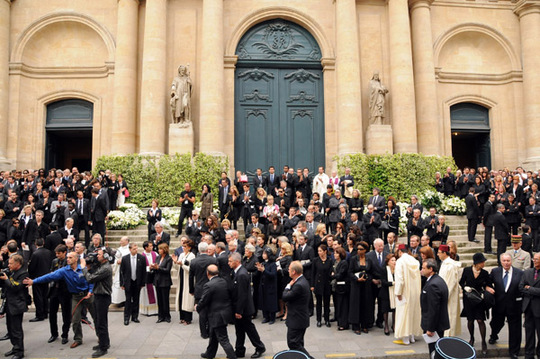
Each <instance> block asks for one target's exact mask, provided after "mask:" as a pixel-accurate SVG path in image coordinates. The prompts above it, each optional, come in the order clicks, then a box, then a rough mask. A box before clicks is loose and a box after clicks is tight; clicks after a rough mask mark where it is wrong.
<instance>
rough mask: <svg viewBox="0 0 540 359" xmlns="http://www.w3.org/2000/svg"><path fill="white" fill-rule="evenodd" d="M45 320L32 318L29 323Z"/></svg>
mask: <svg viewBox="0 0 540 359" xmlns="http://www.w3.org/2000/svg"><path fill="white" fill-rule="evenodd" d="M44 320H45V318H38V317H35V318H32V319H30V320H29V322H30V323H35V322H42V321H44Z"/></svg>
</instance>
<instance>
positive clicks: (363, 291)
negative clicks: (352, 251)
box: [349, 241, 375, 335]
mask: <svg viewBox="0 0 540 359" xmlns="http://www.w3.org/2000/svg"><path fill="white" fill-rule="evenodd" d="M368 250H369V244H367V242H365V241H361V242H359V243H358V245H357V246H356V251H357V255H356V257H353V258H351V260H350V261H349V279H350V281H351V296H350V302H349V303H350V304H349V323H351V324H352V329H353V331H354V333H355V334H357V335H360V334H362V332H364V333H367V332H368V328H369V326H370V325H373V322H374V319H375V318H374V309H375V308H374V303H373V300H372V293H371V280H372V279H373V274H372V269H373V264H372V263H371V261H370V260H369V259H368V258H367V257H366V253H367V251H368Z"/></svg>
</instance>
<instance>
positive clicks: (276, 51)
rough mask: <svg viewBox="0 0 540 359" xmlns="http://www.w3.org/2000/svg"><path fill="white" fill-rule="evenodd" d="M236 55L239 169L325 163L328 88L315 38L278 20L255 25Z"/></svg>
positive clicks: (239, 45) (236, 160)
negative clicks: (325, 99) (326, 98)
mask: <svg viewBox="0 0 540 359" xmlns="http://www.w3.org/2000/svg"><path fill="white" fill-rule="evenodd" d="M236 54H237V55H238V63H237V65H236V73H235V129H234V134H235V166H236V170H240V171H243V172H246V173H247V174H253V173H255V169H256V168H258V167H261V168H262V169H263V170H266V169H267V168H268V167H269V166H275V167H276V168H278V169H280V168H282V167H283V165H288V166H291V167H294V168H300V167H302V168H303V167H309V169H310V170H311V171H314V169H315V170H316V168H317V167H318V166H324V164H325V142H324V107H323V106H324V95H323V90H324V87H323V74H322V66H321V61H320V60H321V52H320V49H319V46H318V44H317V42H316V41H315V39H314V38H313V37H312V36H311V34H310V33H309V32H307V31H306V30H305V29H303V28H302V27H300V26H298V25H296V24H294V23H292V22H289V21H285V20H282V19H275V20H271V21H266V22H263V23H260V24H258V25H256V26H254V27H253V28H252V29H250V30H249V31H248V32H247V33H246V34H245V35H244V36H243V38H242V40H241V41H240V42H239V44H238V47H237V50H236Z"/></svg>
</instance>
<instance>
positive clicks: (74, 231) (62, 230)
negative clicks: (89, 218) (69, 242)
mask: <svg viewBox="0 0 540 359" xmlns="http://www.w3.org/2000/svg"><path fill="white" fill-rule="evenodd" d="M58 234H60V235H61V236H62V239H65V238H67V237H68V232H67V231H66V229H65V227H62V228H60V229H59V230H58ZM71 235H72V236H73V237H75V240H76V241H78V240H79V231H78V230H77V228H75V225H73V227H72V228H71Z"/></svg>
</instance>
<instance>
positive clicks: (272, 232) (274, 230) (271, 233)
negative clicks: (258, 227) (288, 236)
mask: <svg viewBox="0 0 540 359" xmlns="http://www.w3.org/2000/svg"><path fill="white" fill-rule="evenodd" d="M282 235H283V225H282V224H281V223H279V218H278V216H277V215H275V214H273V215H272V217H271V219H270V223H268V227H267V228H266V236H267V238H268V242H271V239H272V238H277V237H279V236H282Z"/></svg>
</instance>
